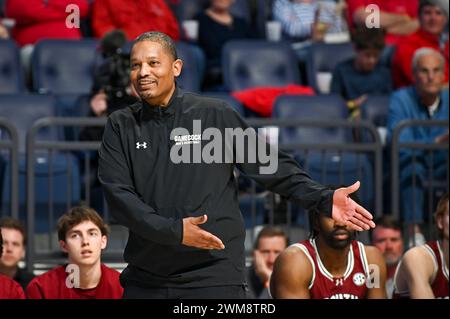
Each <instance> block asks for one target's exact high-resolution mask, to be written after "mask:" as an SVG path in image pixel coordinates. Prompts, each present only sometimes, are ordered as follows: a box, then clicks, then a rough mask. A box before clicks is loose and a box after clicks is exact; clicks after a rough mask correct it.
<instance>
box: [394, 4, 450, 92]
mask: <svg viewBox="0 0 450 319" xmlns="http://www.w3.org/2000/svg"><path fill="white" fill-rule="evenodd" d="M445 1H447V0H424V1H421V2H420V8H419V20H420V29H419V30H418V31H417V32H416V33H414V34H412V35H410V36H408V37H406V38H404V39H402V41H400V42H399V43H398V45H397V48H396V50H395V54H394V57H393V59H392V79H393V81H394V87H395V88H401V87H404V86H409V85H412V84H413V83H414V80H413V72H412V69H411V61H412V57H413V55H414V52H415V51H416V50H417V49H420V48H424V47H428V48H433V49H435V50H436V51H438V52H440V53H441V54H442V56H444V58H445V62H446V63H445V82H446V83H448V66H449V63H448V59H449V57H448V53H449V52H448V38H447V39H445V26H446V25H447V23H448V1H447V2H446V3H445Z"/></svg>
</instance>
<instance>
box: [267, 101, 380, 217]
mask: <svg viewBox="0 0 450 319" xmlns="http://www.w3.org/2000/svg"><path fill="white" fill-rule="evenodd" d="M347 113H348V112H347V108H346V106H345V102H344V101H343V100H342V99H341V98H340V97H339V96H337V95H321V96H296V95H289V96H288V95H284V96H280V97H279V98H278V99H277V100H276V101H275V105H274V113H273V116H274V117H276V118H281V119H293V118H298V119H304V120H308V119H314V120H323V121H325V122H330V121H333V120H336V119H341V120H345V119H346V118H347ZM279 141H280V143H281V144H287V143H308V144H310V143H315V144H324V143H327V144H328V143H332V144H345V143H352V142H353V137H352V131H351V129H344V128H340V129H339V128H305V127H296V128H282V129H280V135H279ZM293 154H294V155H295V157H296V159H297V160H298V161H299V163H300V164H301V165H302V166H303V167H304V168H305V169H306V171H307V172H308V174H310V176H311V177H312V178H313V179H314V180H317V181H319V182H321V183H323V184H327V185H337V186H339V185H350V184H353V183H354V182H355V181H356V180H360V181H361V183H362V186H361V188H360V191H359V192H360V198H361V200H362V201H363V203H364V204H365V205H366V207H369V208H370V207H373V187H374V186H373V170H372V167H371V165H370V161H369V159H368V156H367V155H366V154H357V153H354V152H336V151H327V152H322V151H308V152H307V153H306V152H294V153H293ZM293 211H294V212H296V209H295V206H294V207H293ZM297 213H298V211H297ZM297 216H298V215H297Z"/></svg>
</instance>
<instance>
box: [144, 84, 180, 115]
mask: <svg viewBox="0 0 450 319" xmlns="http://www.w3.org/2000/svg"><path fill="white" fill-rule="evenodd" d="M180 96H181V92H180V90H179V89H178V87H177V86H175V91H173V94H172V96H171V97H170V100H169V103H167V105H166V106H155V105H150V104H148V103H147V102H146V101H144V100H142V115H143V118H144V119H148V118H162V117H166V116H172V115H173V114H175V111H176V108H177V100H178V98H179V97H180Z"/></svg>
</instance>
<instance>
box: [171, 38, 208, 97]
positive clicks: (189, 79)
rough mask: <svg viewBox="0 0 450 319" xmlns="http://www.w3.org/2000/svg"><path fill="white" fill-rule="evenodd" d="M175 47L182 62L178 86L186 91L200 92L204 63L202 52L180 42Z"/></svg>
mask: <svg viewBox="0 0 450 319" xmlns="http://www.w3.org/2000/svg"><path fill="white" fill-rule="evenodd" d="M176 47H177V53H178V57H179V58H180V59H181V60H183V69H182V70H181V74H180V76H179V77H178V78H177V83H178V86H179V87H180V88H181V89H183V90H186V91H190V92H200V87H201V83H202V81H203V74H202V73H203V71H202V70H203V69H204V63H205V62H204V58H205V57H204V56H203V52H202V51H201V50H200V48H198V47H195V46H194V45H192V44H189V43H185V42H181V41H179V42H177V43H176ZM201 64H203V65H201Z"/></svg>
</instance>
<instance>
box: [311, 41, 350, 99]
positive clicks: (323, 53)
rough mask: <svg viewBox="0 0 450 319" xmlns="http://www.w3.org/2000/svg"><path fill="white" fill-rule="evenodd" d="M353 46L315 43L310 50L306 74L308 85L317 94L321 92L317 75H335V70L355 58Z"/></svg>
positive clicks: (348, 44)
mask: <svg viewBox="0 0 450 319" xmlns="http://www.w3.org/2000/svg"><path fill="white" fill-rule="evenodd" d="M353 54H354V52H353V46H352V44H351V43H314V44H313V45H311V47H310V48H309V53H308V56H307V61H306V68H307V70H306V72H307V76H308V85H309V86H311V87H313V88H314V90H316V92H319V93H322V92H321V91H320V90H319V85H318V83H317V75H318V74H319V73H329V74H330V75H331V74H332V73H333V71H334V68H335V67H336V65H337V64H339V63H340V62H343V61H345V60H347V59H349V58H351V57H352V56H353Z"/></svg>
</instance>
